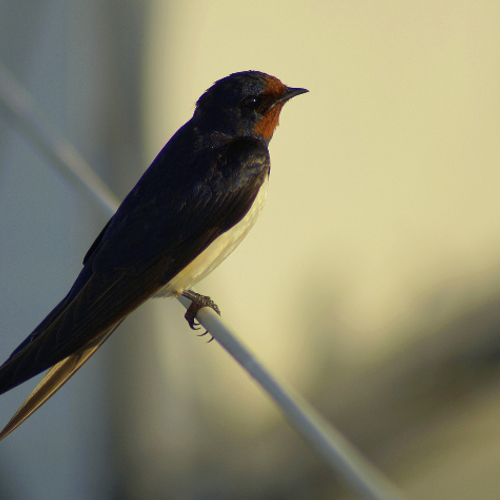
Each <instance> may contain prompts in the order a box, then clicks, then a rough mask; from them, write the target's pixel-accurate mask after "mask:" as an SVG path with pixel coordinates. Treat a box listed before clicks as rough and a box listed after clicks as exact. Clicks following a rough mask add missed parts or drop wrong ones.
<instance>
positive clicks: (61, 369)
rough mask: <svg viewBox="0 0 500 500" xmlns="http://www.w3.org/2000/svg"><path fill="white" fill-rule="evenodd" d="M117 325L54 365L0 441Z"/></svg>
mask: <svg viewBox="0 0 500 500" xmlns="http://www.w3.org/2000/svg"><path fill="white" fill-rule="evenodd" d="M117 326H118V325H115V326H113V328H110V329H109V330H107V331H106V332H104V333H103V334H102V335H101V336H100V337H98V338H97V339H95V340H94V341H93V342H92V343H90V344H89V345H87V346H85V347H84V348H83V349H81V350H80V351H78V352H76V353H75V354H71V355H70V356H68V357H67V358H64V359H63V360H62V361H60V362H59V363H57V364H56V365H54V366H53V367H52V368H51V369H50V371H49V372H48V373H47V375H45V377H44V378H43V379H42V381H41V382H40V383H39V384H38V385H37V386H36V387H35V389H34V390H33V392H32V393H31V394H30V395H29V397H28V399H26V401H25V402H24V403H23V405H22V406H21V408H19V410H18V411H17V412H16V414H15V415H14V416H13V417H12V418H11V420H10V422H9V423H8V424H7V425H6V426H5V427H4V429H3V430H2V432H0V441H1V440H2V439H3V438H5V437H6V436H8V435H9V434H10V433H11V432H12V431H13V430H14V429H16V428H17V427H19V426H20V425H21V424H22V423H23V422H24V421H25V420H26V419H27V418H28V417H29V416H30V415H31V414H32V413H33V412H35V411H36V410H37V409H38V408H40V406H42V405H43V403H45V402H46V401H47V400H48V399H49V398H50V397H51V396H52V395H53V394H54V393H56V392H57V391H58V390H59V389H60V388H61V387H62V386H63V385H64V384H65V383H66V382H67V381H68V380H69V379H70V378H71V377H72V376H73V375H74V374H75V373H76V371H77V370H78V369H79V368H80V367H81V366H82V365H83V364H84V363H85V362H86V361H87V360H88V359H89V358H90V356H92V354H94V353H95V352H96V351H97V349H99V347H101V345H102V344H103V343H104V341H105V340H106V339H107V338H108V337H109V336H110V335H111V334H112V333H113V331H114V330H115V328H116V327H117Z"/></svg>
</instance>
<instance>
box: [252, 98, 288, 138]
mask: <svg viewBox="0 0 500 500" xmlns="http://www.w3.org/2000/svg"><path fill="white" fill-rule="evenodd" d="M283 105H284V103H283V102H280V103H278V104H276V106H273V107H272V108H271V109H270V110H269V111H268V112H267V113H266V114H265V115H264V116H263V117H262V118H261V119H260V120H259V121H258V122H257V124H256V125H255V128H254V129H253V130H254V132H255V133H256V134H257V135H260V136H261V137H263V138H264V139H265V140H266V141H269V140H270V139H271V137H272V136H273V134H274V131H275V130H276V127H277V126H278V124H279V119H280V113H281V109H282V108H283Z"/></svg>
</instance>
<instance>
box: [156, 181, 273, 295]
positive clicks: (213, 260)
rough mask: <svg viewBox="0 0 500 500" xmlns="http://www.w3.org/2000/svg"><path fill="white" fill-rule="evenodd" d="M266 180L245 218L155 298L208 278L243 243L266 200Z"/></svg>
mask: <svg viewBox="0 0 500 500" xmlns="http://www.w3.org/2000/svg"><path fill="white" fill-rule="evenodd" d="M267 187H268V179H266V180H265V181H264V184H262V187H261V188H260V190H259V192H258V193H257V197H256V198H255V201H254V202H253V205H252V206H251V207H250V210H249V211H248V213H247V214H246V215H245V217H244V218H243V219H242V220H240V222H238V224H236V226H234V227H232V228H231V229H229V231H226V232H225V233H223V234H221V235H220V236H219V237H218V238H217V239H215V240H214V241H213V242H212V244H211V245H210V246H209V247H208V248H206V249H205V250H204V251H203V252H202V253H201V254H200V255H198V257H196V258H195V259H194V260H193V261H192V262H191V263H189V264H188V265H187V266H186V267H185V268H184V269H183V270H182V271H181V272H180V273H178V274H177V275H176V276H174V277H173V278H172V279H171V280H170V281H169V282H168V283H167V284H166V285H165V286H164V287H163V288H162V289H161V290H160V291H159V292H158V293H157V294H156V296H157V297H158V296H163V297H164V296H168V295H180V294H181V293H182V292H183V291H184V290H189V289H190V288H191V287H193V286H194V285H195V284H196V283H198V281H200V280H202V279H203V278H205V276H208V274H210V273H211V272H212V271H213V270H214V269H215V268H216V267H217V266H218V265H219V264H220V263H221V262H222V261H223V260H224V259H225V258H226V257H228V256H229V254H230V253H231V252H232V251H233V250H234V249H235V248H236V247H237V246H238V245H239V244H240V243H241V242H242V241H243V238H245V236H246V235H247V234H248V231H250V229H252V227H253V225H254V224H255V222H256V220H257V218H258V217H259V215H260V214H261V212H262V209H263V208H264V205H265V203H266V198H267Z"/></svg>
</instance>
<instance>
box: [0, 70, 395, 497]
mask: <svg viewBox="0 0 500 500" xmlns="http://www.w3.org/2000/svg"><path fill="white" fill-rule="evenodd" d="M0 107H1V109H2V110H3V111H4V112H5V113H6V115H7V116H8V117H9V118H10V119H11V120H12V121H13V122H14V123H15V124H16V125H17V126H18V127H19V128H20V129H21V130H22V132H23V133H24V134H25V135H26V137H27V138H28V140H29V141H30V142H32V143H33V144H34V145H35V146H36V147H37V148H38V149H39V150H40V152H41V153H42V154H43V155H44V156H45V157H46V158H47V159H48V161H49V163H50V165H52V166H55V167H56V169H57V171H58V172H59V173H60V174H61V175H62V176H63V177H64V178H65V179H66V180H67V181H68V183H69V184H70V185H71V186H72V187H74V188H75V189H77V190H78V191H79V192H80V193H82V194H83V195H84V196H85V197H86V198H87V199H89V200H90V201H91V202H92V203H95V202H97V203H98V205H99V206H100V208H101V209H102V210H103V211H105V212H106V213H107V214H113V213H114V212H115V211H116V209H117V208H118V205H119V202H118V199H117V198H116V196H115V195H114V194H113V193H112V192H111V190H110V189H109V188H108V187H107V186H106V184H105V183H104V182H103V181H102V179H100V178H99V176H98V175H97V174H96V173H95V172H94V171H93V170H92V168H91V167H90V166H89V165H88V164H87V163H86V162H85V160H84V159H83V158H82V157H81V156H80V155H79V154H78V152H77V151H76V150H75V148H74V147H73V146H72V145H71V144H70V143H68V142H67V141H66V140H65V139H64V138H63V137H61V136H60V135H59V134H58V133H57V132H56V131H55V130H53V129H52V127H50V126H49V124H48V123H47V121H46V120H44V119H43V114H42V113H41V112H40V111H39V110H38V109H37V106H36V103H35V101H34V99H33V98H32V97H31V95H30V94H29V93H28V92H27V91H26V90H25V89H23V88H22V87H21V85H20V84H19V83H18V82H16V80H15V78H14V77H13V75H12V74H11V73H10V72H9V71H8V70H7V69H6V68H5V67H4V66H3V65H2V64H1V63H0ZM179 301H180V302H181V303H182V304H183V305H184V306H186V307H189V304H190V300H189V299H185V298H184V297H179ZM197 319H198V321H199V322H200V323H201V325H203V326H204V327H205V328H206V329H207V330H208V331H209V332H210V333H211V335H212V336H213V337H214V338H215V339H216V340H217V341H218V342H219V343H220V344H221V345H222V346H223V347H224V349H226V351H227V352H228V353H229V354H230V355H231V356H233V357H234V358H235V359H236V360H237V361H238V363H239V364H240V365H241V366H242V367H243V368H244V369H245V370H246V371H247V372H248V373H249V374H250V376H251V377H253V378H254V379H255V380H256V381H257V382H258V383H259V384H260V385H261V387H262V388H263V389H264V390H265V391H266V392H267V393H268V394H269V395H270V396H271V398H272V399H273V400H274V401H275V402H276V404H277V405H278V406H279V407H280V408H281V410H282V411H283V413H284V414H285V416H286V417H287V419H288V420H289V422H290V423H291V424H292V426H293V427H294V428H295V429H296V430H297V431H298V432H299V433H300V434H301V435H302V436H303V437H304V439H305V440H306V441H307V442H309V444H311V446H312V447H313V448H314V449H315V450H316V451H317V452H318V453H319V454H320V455H321V456H322V457H323V458H324V459H325V460H326V461H327V463H328V464H329V465H330V467H331V468H332V469H333V471H334V472H336V473H338V474H339V475H340V476H341V477H342V478H343V480H344V481H345V482H346V484H347V485H349V486H350V487H351V488H352V489H353V490H354V491H356V492H357V493H358V494H359V495H361V496H362V497H363V498H367V499H371V500H403V498H404V495H403V494H402V493H401V492H400V491H399V490H398V489H397V488H396V487H395V486H394V485H392V484H391V483H390V481H389V480H388V479H386V478H385V477H384V476H383V474H382V473H381V472H379V471H378V469H376V468H375V467H374V466H373V465H371V464H370V463H369V462H368V461H367V460H366V459H365V458H364V457H363V455H362V454H361V453H360V452H359V451H358V450H356V449H355V448H354V446H353V445H351V444H350V443H349V441H347V439H346V438H344V437H343V436H342V434H341V433H340V432H339V431H337V430H336V429H335V428H333V427H332V426H331V425H330V424H328V423H327V422H326V421H325V420H324V419H323V418H322V417H321V416H320V415H318V414H317V413H316V411H315V410H313V409H312V407H310V405H309V404H308V403H306V402H305V401H304V400H303V399H302V398H301V397H300V396H299V395H298V394H295V393H294V392H293V391H292V390H291V389H290V388H286V387H285V386H284V385H283V384H282V383H281V382H278V381H276V379H274V378H273V377H272V376H271V375H270V373H269V372H268V371H267V370H266V369H265V368H264V367H263V366H262V365H261V364H260V363H259V362H258V361H257V359H256V358H255V356H254V355H253V354H252V353H251V352H249V350H248V349H247V348H246V347H245V346H244V345H243V344H242V343H241V342H240V341H239V340H238V338H237V336H236V335H235V334H234V332H232V330H231V329H230V328H229V327H228V326H227V325H225V324H224V323H223V321H222V319H221V318H220V317H219V316H218V315H217V314H216V313H215V312H214V311H213V310H212V309H208V308H204V309H201V310H200V311H199V312H198V314H197Z"/></svg>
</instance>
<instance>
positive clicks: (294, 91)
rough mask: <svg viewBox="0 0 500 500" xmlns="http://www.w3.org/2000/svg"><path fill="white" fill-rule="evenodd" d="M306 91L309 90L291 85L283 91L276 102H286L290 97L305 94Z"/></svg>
mask: <svg viewBox="0 0 500 500" xmlns="http://www.w3.org/2000/svg"><path fill="white" fill-rule="evenodd" d="M306 92H309V90H307V89H299V88H293V87H288V88H287V89H286V90H285V93H284V94H283V95H282V96H281V97H280V98H279V99H278V102H286V101H288V100H289V99H291V98H292V97H295V96H297V95H300V94H305V93H306Z"/></svg>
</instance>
